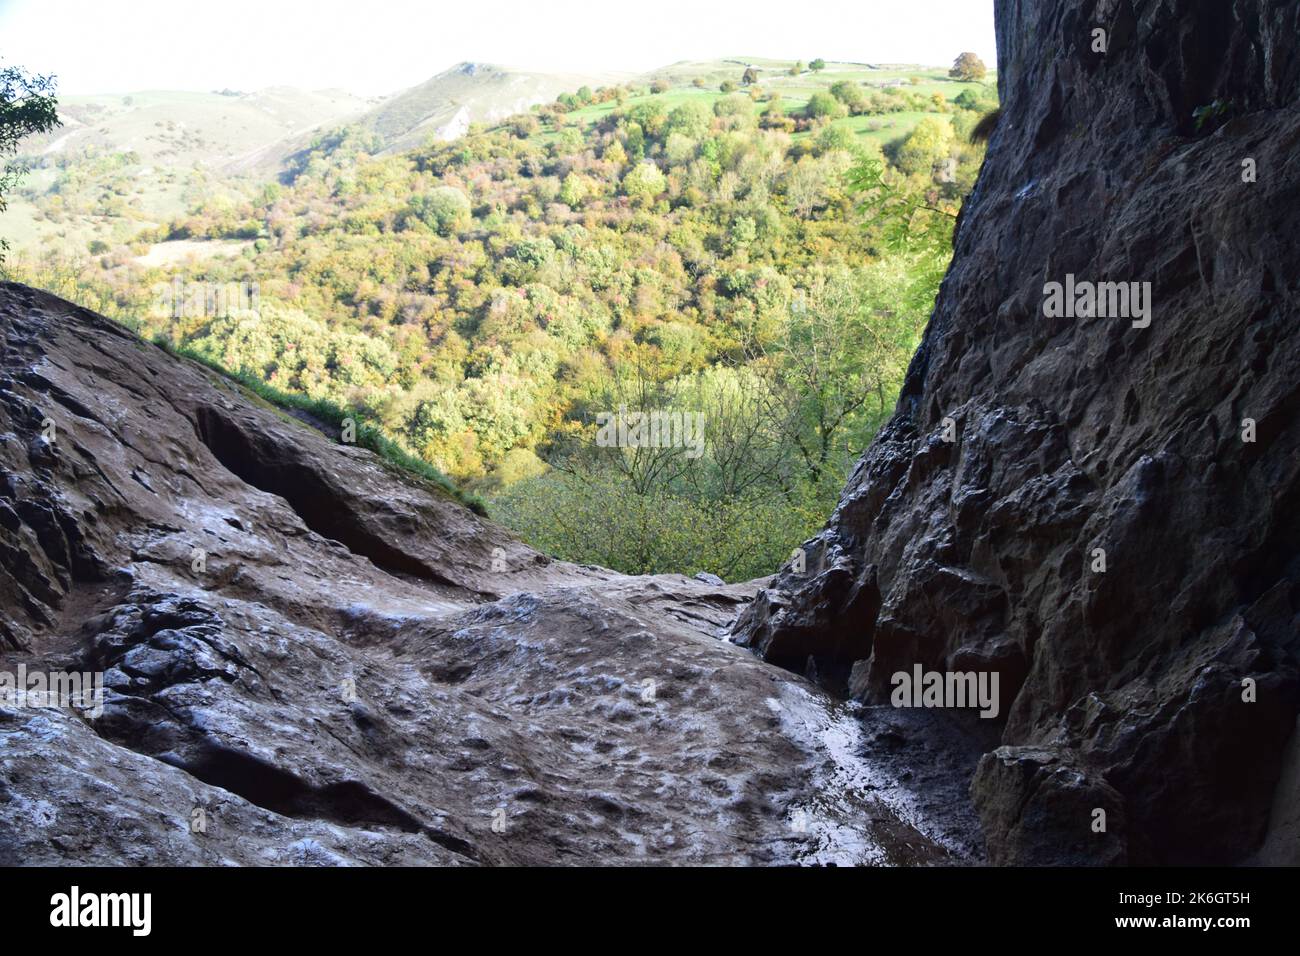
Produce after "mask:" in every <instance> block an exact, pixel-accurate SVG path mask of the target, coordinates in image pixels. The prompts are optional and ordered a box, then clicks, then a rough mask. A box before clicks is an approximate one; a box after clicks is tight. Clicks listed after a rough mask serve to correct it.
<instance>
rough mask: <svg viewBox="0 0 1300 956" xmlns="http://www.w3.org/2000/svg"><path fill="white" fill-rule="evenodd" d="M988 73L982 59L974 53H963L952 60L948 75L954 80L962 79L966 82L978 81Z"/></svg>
mask: <svg viewBox="0 0 1300 956" xmlns="http://www.w3.org/2000/svg"><path fill="white" fill-rule="evenodd" d="M987 73H988V67H986V66H985V65H984V61H983V60H981V59H980V58H979V57H977V56H976V55H975V54H974V53H963V54H962V55H961V56H959V57H957V59H956V60H954V61H953V64H952V69H951V70H949V71H948V75H949V76H950V77H952V78H953V79H954V80H963V81H965V82H967V83H972V82H978V81H980V80H982V79H984V77H985V75H986V74H987Z"/></svg>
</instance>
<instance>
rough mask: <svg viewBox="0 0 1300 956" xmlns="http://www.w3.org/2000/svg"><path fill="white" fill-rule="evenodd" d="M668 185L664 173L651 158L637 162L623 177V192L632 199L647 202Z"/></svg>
mask: <svg viewBox="0 0 1300 956" xmlns="http://www.w3.org/2000/svg"><path fill="white" fill-rule="evenodd" d="M666 186H667V180H665V179H664V174H663V173H661V172H660V171H659V167H658V166H656V165H655V164H654V163H653V162H651V161H649V160H646V161H645V162H641V163H637V164H636V165H635V166H633V167H632V168H631V169H630V170H628V173H627V175H626V176H624V177H623V192H624V193H625V194H626V195H627V196H629V197H630V198H632V199H640V200H644V201H646V202H649V201H650V200H652V199H654V198H655V197H656V196H658V195H659V194H660V193H661V192H663V191H664V188H665V187H666Z"/></svg>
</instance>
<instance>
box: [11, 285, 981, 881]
mask: <svg viewBox="0 0 1300 956" xmlns="http://www.w3.org/2000/svg"><path fill="white" fill-rule="evenodd" d="M755 589H756V586H749V585H739V586H726V585H723V584H720V583H718V582H716V581H714V582H710V581H707V580H691V579H687V578H684V577H681V576H662V577H653V578H627V577H622V576H620V575H617V574H614V573H612V572H609V571H603V570H600V569H592V568H580V567H575V566H572V565H567V564H562V563H558V562H553V561H550V560H548V559H547V558H545V557H543V556H542V555H539V554H537V553H535V552H533V551H532V550H530V549H528V548H527V547H525V546H523V545H521V544H519V543H518V542H516V541H515V540H513V539H512V538H511V537H510V536H509V534H508V533H507V532H505V531H504V530H503V529H501V528H499V527H497V526H495V525H493V524H492V523H490V522H488V521H485V520H483V519H481V518H479V517H477V516H475V515H474V514H473V513H471V512H470V511H469V510H468V509H467V508H465V507H463V506H462V505H460V504H459V503H457V502H455V501H453V500H451V499H450V498H448V497H447V496H446V495H445V494H444V493H443V492H441V491H440V490H438V489H436V488H433V487H426V486H425V485H423V484H422V483H421V482H419V481H418V480H416V479H413V478H411V477H410V476H409V475H406V474H403V473H397V472H394V471H391V470H390V469H389V467H388V466H386V465H385V464H383V463H382V462H381V461H380V460H378V459H377V458H376V457H375V456H373V455H372V454H371V453H370V452H368V451H365V450H362V449H358V448H355V447H351V446H347V445H343V444H340V443H338V442H336V441H334V440H333V439H331V438H329V437H327V436H325V435H323V434H321V433H320V432H318V431H316V430H314V429H312V428H311V427H309V426H307V425H305V424H303V423H302V422H299V421H297V420H295V419H292V418H290V417H288V416H287V415H285V414H283V413H281V412H279V411H277V410H275V409H272V408H270V407H269V406H267V405H265V404H264V403H262V402H260V401H259V400H257V399H256V398H255V397H253V396H251V395H250V394H248V393H246V392H245V391H244V390H242V389H240V388H239V387H237V386H235V385H233V384H231V383H230V382H229V381H227V380H225V379H223V378H221V377H220V376H218V375H216V374H214V373H212V372H211V371H209V370H207V369H205V368H202V367H201V366H198V365H196V364H194V363H192V362H189V361H186V360H183V359H178V358H176V357H173V356H171V355H169V354H168V353H166V352H164V351H163V350H161V349H159V348H157V347H156V346H154V345H151V344H149V343H146V342H143V341H140V340H139V339H137V338H136V337H135V336H134V335H132V334H131V333H129V332H127V331H126V330H124V329H121V328H119V327H117V326H115V325H113V324H112V323H110V322H108V321H107V320H105V319H103V318H101V317H99V316H96V315H94V314H92V313H89V312H87V311H85V310H83V309H78V308H76V307H74V306H72V305H70V304H68V303H66V302H63V301H61V300H59V299H57V298H55V297H53V296H50V295H47V294H45V293H41V292H36V291H34V290H31V289H27V288H24V287H22V286H17V285H4V286H0V672H5V673H8V674H16V673H17V672H18V670H19V668H20V667H21V668H26V670H27V671H28V672H41V673H48V672H60V671H75V672H88V673H102V674H103V675H104V683H105V685H106V687H105V695H104V696H105V700H104V703H103V710H102V713H100V714H95V713H94V712H93V708H91V709H90V710H89V711H88V710H87V709H86V708H82V709H81V711H79V710H78V709H77V708H75V707H61V708H48V707H36V706H32V705H31V702H29V701H28V702H20V701H15V700H11V701H8V702H5V701H0V864H15V863H29V864H37V863H40V864H48V863H109V864H231V863H233V864H307V865H317V864H320V865H351V864H389V863H400V864H475V863H478V864H503V863H507V864H525V863H545V864H556V863H560V864H563V863H611V864H617V863H702V864H717V863H791V862H800V861H806V862H812V863H821V862H826V863H829V862H835V863H944V862H954V861H966V860H971V859H979V858H980V855H981V853H982V849H981V841H980V839H979V828H978V822H977V821H975V820H974V817H973V813H972V812H971V811H970V810H969V808H967V807H964V806H963V803H964V801H963V799H962V797H961V795H960V794H959V793H957V792H955V790H954V788H953V787H952V786H951V785H949V786H948V787H947V789H946V790H945V788H944V787H942V786H940V787H938V788H934V787H927V788H926V792H925V793H918V792H917V787H916V786H913V785H912V784H913V783H916V782H918V781H915V780H913V779H912V776H911V775H910V774H908V773H907V772H906V768H905V767H902V766H901V765H900V764H899V763H898V761H897V760H895V759H891V757H890V756H889V755H888V754H880V755H879V756H878V757H877V756H876V755H873V748H875V747H876V746H877V744H876V741H875V739H874V737H873V735H872V733H871V727H872V725H873V723H872V722H873V718H872V717H871V714H870V712H867V711H863V712H861V713H859V712H858V711H856V710H855V711H852V712H850V711H849V710H847V709H846V708H844V707H842V706H841V705H839V704H836V703H835V702H833V701H831V700H829V699H828V698H827V697H826V696H825V695H823V694H822V693H820V691H818V689H817V688H816V687H814V686H813V685H812V684H810V683H809V682H807V681H805V680H803V679H802V678H799V677H796V676H794V675H791V674H789V673H788V672H786V671H783V670H781V669H779V668H776V667H773V666H771V665H769V664H766V663H764V662H762V661H760V660H758V659H757V658H756V657H755V656H754V655H752V654H751V653H749V652H748V651H746V650H743V649H741V648H738V647H736V646H735V645H734V644H731V643H729V642H728V641H727V640H726V639H725V637H726V633H727V630H728V627H729V625H730V624H731V622H732V621H733V620H734V618H735V616H736V614H737V613H738V610H739V609H740V608H741V607H742V606H743V605H744V604H745V602H747V601H748V600H750V599H751V598H752V596H753V594H754V591H755ZM881 719H882V720H885V719H887V720H889V721H893V720H895V719H896V715H894V714H893V713H892V712H891V713H887V714H882V715H881ZM903 729H904V730H906V729H907V728H903ZM941 756H942V757H943V759H945V760H952V761H954V762H960V761H965V762H967V763H969V762H970V760H971V759H972V758H971V753H970V751H969V748H968V749H967V750H965V751H960V752H956V753H951V754H947V753H945V754H941ZM950 776H951V775H950ZM909 781H911V782H909ZM494 824H496V827H495V828H494Z"/></svg>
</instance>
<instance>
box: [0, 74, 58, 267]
mask: <svg viewBox="0 0 1300 956" xmlns="http://www.w3.org/2000/svg"><path fill="white" fill-rule="evenodd" d="M58 125H59V114H58V100H57V99H56V98H55V95H54V77H52V76H38V75H35V74H31V73H28V72H27V71H26V70H24V69H23V68H22V67H19V66H10V67H5V68H4V69H0V157H9V156H13V155H14V154H15V153H17V152H18V144H19V142H20V141H21V140H22V139H23V137H25V136H30V135H31V134H33V133H48V132H49V131H50V130H52V129H54V128H55V127H56V126H58ZM26 171H27V168H26V167H25V166H23V165H22V164H21V163H13V162H6V163H5V166H4V169H3V171H2V172H0V212H4V211H5V209H6V208H7V207H8V202H7V201H6V199H5V194H6V193H8V192H9V191H10V190H11V189H13V187H14V186H15V185H17V183H18V180H19V179H21V178H22V175H23V174H24V173H25V172H26ZM8 248H9V244H8V243H7V242H6V241H5V240H3V239H0V262H3V261H4V254H5V251H6V250H7V249H8Z"/></svg>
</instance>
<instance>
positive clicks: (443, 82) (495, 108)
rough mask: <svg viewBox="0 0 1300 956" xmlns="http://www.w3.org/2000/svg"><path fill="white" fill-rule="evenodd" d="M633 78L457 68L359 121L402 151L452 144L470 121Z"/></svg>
mask: <svg viewBox="0 0 1300 956" xmlns="http://www.w3.org/2000/svg"><path fill="white" fill-rule="evenodd" d="M631 79H634V76H633V75H632V74H591V73H538V72H531V71H526V70H515V69H511V68H509V67H502V66H492V65H488V64H484V63H458V64H456V65H455V66H453V67H452V68H451V69H449V70H444V71H443V72H442V73H439V74H438V75H437V76H434V77H432V78H430V79H428V80H426V81H425V82H423V83H421V84H420V85H419V86H413V87H411V88H410V89H409V90H404V91H402V92H401V93H398V94H397V95H396V96H392V97H389V98H388V99H386V100H384V101H383V102H382V103H380V104H379V105H378V106H376V107H375V108H374V109H372V110H371V111H370V112H368V113H367V114H365V116H363V117H362V118H361V120H360V122H361V125H363V126H364V127H366V128H367V129H369V130H372V131H373V132H375V133H378V134H379V135H380V136H381V137H382V138H383V140H384V143H385V151H386V152H390V153H393V152H401V151H402V150H404V149H410V148H411V147H413V146H419V145H421V144H422V143H423V142H424V141H425V140H426V139H428V138H429V137H431V136H432V137H433V138H435V139H439V140H448V139H455V138H456V137H457V136H460V135H461V134H462V133H464V132H465V130H466V129H468V128H469V124H470V123H472V122H487V123H491V122H494V121H496V120H501V119H505V118H506V117H507V116H512V115H514V114H515V113H525V112H527V111H528V110H529V108H531V107H532V106H534V105H536V104H538V103H547V102H550V101H551V100H553V99H555V97H557V96H559V95H560V94H561V93H564V92H572V91H573V90H576V89H578V88H579V87H582V86H593V87H594V86H601V85H605V84H613V83H625V82H627V81H629V80H631Z"/></svg>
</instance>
